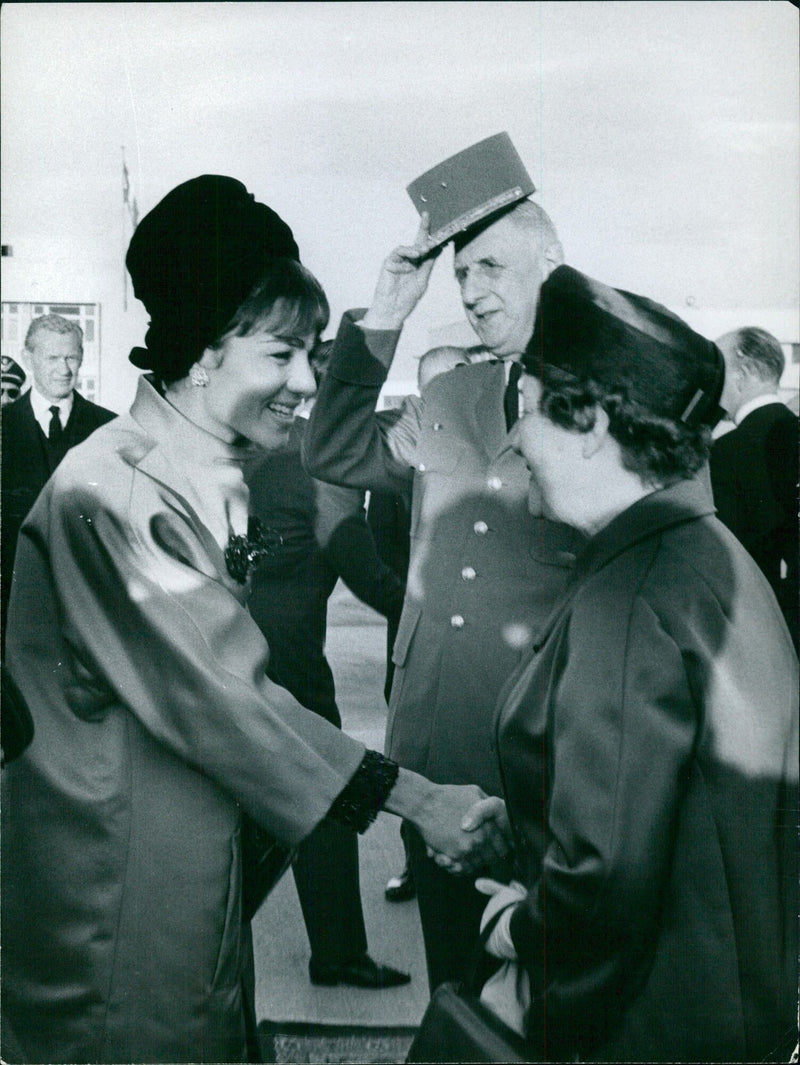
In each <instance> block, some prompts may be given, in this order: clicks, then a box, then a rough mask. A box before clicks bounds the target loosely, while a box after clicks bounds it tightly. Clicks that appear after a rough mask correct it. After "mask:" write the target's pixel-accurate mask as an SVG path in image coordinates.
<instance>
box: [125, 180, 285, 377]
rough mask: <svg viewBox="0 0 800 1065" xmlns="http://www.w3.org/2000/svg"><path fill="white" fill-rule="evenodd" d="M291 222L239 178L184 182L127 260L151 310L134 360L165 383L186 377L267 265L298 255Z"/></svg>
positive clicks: (156, 212)
mask: <svg viewBox="0 0 800 1065" xmlns="http://www.w3.org/2000/svg"><path fill="white" fill-rule="evenodd" d="M299 257H300V256H299V252H298V249H297V244H296V243H295V240H294V237H293V235H292V231H291V229H290V228H289V226H287V225H286V223H285V222H284V221H283V220H282V219H281V218H280V217H279V216H278V215H277V214H276V213H275V211H273V210H271V209H270V208H269V207H267V206H266V205H265V204H263V203H258V202H257V200H256V198H255V196H253V194H252V193H250V192H248V191H247V189H246V188H245V187H244V185H243V184H242V183H241V182H240V181H236V180H235V179H234V178H230V177H222V176H219V175H214V174H205V175H203V176H202V177H197V178H192V180H191V181H186V182H184V183H183V184H182V185H178V187H177V188H174V189H173V190H172V191H171V192H170V193H168V194H167V195H166V196H165V197H164V199H163V200H161V202H160V203H158V204H157V205H156V206H155V207H154V208H153V210H152V211H150V213H149V214H147V215H145V217H144V218H143V219H142V221H141V222H140V223H139V225H138V227H137V229H136V232H135V233H134V234H133V237H132V239H131V242H130V246H129V248H128V254H127V256H126V259H125V263H126V265H127V267H128V272H129V273H130V275H131V280H132V282H133V291H134V293H135V294H136V296H137V298H138V299H140V300H141V301H142V303H143V304H144V306H145V307H146V309H147V311H148V312H149V314H150V326H149V329H148V331H147V337H146V341H145V342H146V345H147V347H146V348H134V349H133V351H132V352H131V355H130V359H131V362H132V363H133V364H134V365H135V366H138V367H139V368H140V369H147V370H153V371H154V372H155V373H156V375H157V376H159V377H161V378H162V379H163V380H165V381H176V380H179V379H180V378H182V377H185V376H186V374H187V373H188V372H189V368H190V366H192V364H193V363H194V362H196V361H197V359H198V358H199V357H200V356H201V355H202V353H203V351H204V349H205V348H206V347H208V345H209V344H212V343H213V342H214V341H215V340H217V339H218V338H219V336H220V335H221V333H222V331H223V330H224V329H225V327H226V325H227V324H228V323H229V322H230V320H231V318H232V317H233V314H234V313H235V311H236V310H237V309H238V308H239V307H240V305H241V304H242V303H243V302H244V300H245V299H246V297H247V296H248V295H249V293H250V291H251V289H252V288H253V286H254V284H255V283H256V282H257V281H258V280H259V278H260V277H261V274H262V273H263V271H264V269H265V267H266V266H267V265H268V264H269V263H270V261H271V260H273V259H276V258H288V259H299Z"/></svg>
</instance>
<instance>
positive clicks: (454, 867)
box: [385, 769, 512, 874]
mask: <svg viewBox="0 0 800 1065" xmlns="http://www.w3.org/2000/svg"><path fill="white" fill-rule="evenodd" d="M385 809H386V810H388V811H389V812H390V813H395V814H398V815H399V816H400V817H405V818H406V819H407V820H409V821H411V823H412V824H413V825H415V826H416V828H417V829H418V830H419V833H420V835H421V836H422V838H423V839H424V840H425V843H426V844H427V847H428V853H429V854H430V855H431V856H432V857H433V859H434V861H435V862H436V863H437V865H440V866H441V867H442V868H443V869H447V870H448V871H449V872H451V873H460V874H466V873H472V872H475V871H476V870H478V869H480V868H481V867H482V866H485V865H488V864H490V863H492V862H495V861H497V859H498V858H503V857H505V855H506V854H508V852H509V850H510V849H511V845H512V839H511V828H510V826H509V823H508V815H507V813H506V805H505V803H504V802H503V800H502V799H498V798H497V797H496V796H489V795H486V793H485V792H483V791H482V790H481V789H480V788H479V787H477V786H476V785H475V784H433V783H431V781H429V780H426V779H425V777H422V776H420V775H419V774H418V773H413V772H411V770H408V769H401V770H400V774H399V776H398V778H397V783H396V784H395V786H394V787H393V788H392V790H391V792H390V793H389V796H388V798H387V800H386V804H385Z"/></svg>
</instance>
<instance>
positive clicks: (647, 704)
mask: <svg viewBox="0 0 800 1065" xmlns="http://www.w3.org/2000/svg"><path fill="white" fill-rule="evenodd" d="M722 381H723V366H722V360H721V357H720V353H719V352H718V351H717V349H716V348H715V346H714V345H713V344H711V343H710V342H708V341H706V340H705V339H704V338H702V337H700V336H698V335H697V334H696V333H693V332H692V330H691V329H689V327H688V326H687V325H686V324H685V323H683V322H682V321H681V320H680V319H678V318H676V317H675V316H674V315H672V314H670V313H669V312H668V311H667V310H666V309H665V308H663V307H661V306H659V305H657V304H654V303H652V302H651V301H649V300H646V299H643V298H641V297H639V296H635V295H632V294H630V293H625V292H619V291H616V290H614V289H610V288H608V287H607V286H605V285H601V284H599V283H597V282H594V281H592V280H590V279H588V278H586V277H584V276H583V275H581V274H579V273H578V272H577V271H575V270H572V269H570V268H569V267H561V268H559V269H558V270H556V271H555V272H554V273H553V274H552V276H551V277H550V278H549V279H548V281H547V282H546V283H545V285H544V286H543V288H542V292H541V301H540V306H539V310H538V317H537V322H536V327H535V330H534V334H533V338H532V341H531V343H530V345H529V347H528V350H527V354H526V356H525V359H524V376H523V397H524V407H525V414H524V416H523V417H522V418H521V420H520V422H519V423H518V425H517V426H516V427H515V430H514V433H513V437H512V442H513V446H514V447H515V448H516V449H518V450H519V452H521V454H522V455H524V457H525V459H526V460H527V463H528V466H529V468H530V470H531V484H532V496H533V497H534V498H535V499H536V500H537V501H541V505H542V506H543V508H544V511H545V513H547V514H548V515H549V516H550V517H552V518H554V519H555V520H557V521H563V522H567V523H569V524H570V525H572V526H574V527H576V528H578V529H580V530H581V531H582V532H584V533H585V534H586V536H587V537H588V541H587V545H586V547H585V549H584V550H583V552H582V553H581V554H580V555H579V557H578V560H577V564H576V567H575V571H574V574H573V577H572V580H571V583H570V585H569V587H568V590H567V594H566V596H565V598H564V600H563V601H562V603H561V605H560V606H559V607H558V608H557V609H556V611H555V612H554V614H553V615H552V617H551V618H550V620H549V622H548V623H547V624H546V625H545V627H544V628H543V630H542V631H541V632H540V633H539V635H538V637H537V640H536V644H535V646H534V647H533V649H532V650H531V652H530V654H529V655H528V657H527V659H526V660H525V661H524V662H522V664H521V665H520V667H519V669H518V670H517V672H516V673H515V675H514V676H513V678H512V679H511V680H510V682H509V684H508V686H507V688H506V691H505V696H504V697H503V698H501V703H500V707H499V711H498V718H497V721H496V730H497V747H498V752H499V758H500V761H501V765H502V775H503V780H504V784H505V795H506V802H507V804H508V808H509V815H510V817H511V821H512V826H513V829H514V835H515V842H516V851H517V858H518V862H519V873H518V875H519V882H518V883H516V884H514V885H511V886H501V885H499V884H497V883H494V882H491V881H488V882H487V881H478V884H479V887H481V888H482V889H483V890H484V891H485V892H486V893H488V894H491V895H493V897H492V899H491V901H490V903H489V906H488V907H487V913H486V915H485V922H486V921H487V920H488V918H489V917H490V916H492V915H494V914H496V913H497V912H498V911H503V913H502V917H501V918H500V923H499V924H498V926H497V927H496V928H495V930H494V932H493V933H492V937H491V939H490V941H489V949H490V951H491V952H492V953H494V954H495V955H496V956H498V957H500V958H502V959H504V960H508V961H514V960H516V962H517V963H518V969H517V971H516V972H515V973H514V972H513V968H512V967H507V968H506V969H505V970H504V971H503V973H502V977H498V978H496V979H495V980H493V981H492V982H491V983H490V985H489V986H488V987H487V989H486V991H485V997H486V1000H487V1001H488V1002H490V1003H493V1004H494V1005H495V1006H496V1007H497V1006H498V1005H499V1008H500V1010H501V1012H504V1013H505V1015H506V1017H507V1018H508V1019H512V1014H513V1013H514V1008H516V1012H517V1021H518V1024H519V1027H520V1028H521V1029H522V1030H524V1031H525V1032H526V1034H527V1036H528V1038H529V1040H530V1043H531V1054H532V1058H531V1060H556V1061H578V1060H581V1061H591V1060H598V1061H692V1062H693V1061H767V1060H778V1061H780V1060H784V1061H788V1060H789V1053H790V1051H791V1048H792V1047H793V1046H794V1044H795V1040H796V1038H797V1035H796V1022H797V1013H796V1008H797V860H796V859H797V835H796V832H797V757H798V734H797V721H798V718H797V713H798V709H797V706H798V704H797V698H798V678H797V659H796V657H795V653H794V648H793V646H792V641H791V639H790V637H789V633H788V631H787V629H786V626H785V623H784V621H783V618H782V616H781V613H780V610H779V608H778V604H777V602H776V601H775V598H774V596H773V594H772V591H771V589H770V587H769V585H768V584H767V582H766V581H765V580H764V578H763V576H762V574H761V573H760V571H759V569H758V567H757V566H756V565H755V563H754V562H753V560H752V559H751V558H750V557H749V555H747V553H746V552H745V551H744V549H743V548H742V547H741V545H740V544H739V543H738V541H736V540H735V539H734V538H733V537H732V536H731V534H730V533H729V532H728V530H727V529H726V528H725V527H724V526H723V525H722V524H721V523H720V522H719V521H718V520H717V519H716V518H715V517H714V505H713V502H712V499H711V496H710V492H709V491H708V488H707V479H706V478H705V477H704V476H703V474H702V471H701V467H702V466H703V464H704V462H705V461H706V459H707V455H708V447H709V437H710V431H709V427H710V426H711V425H713V424H714V422H715V420H716V419H717V417H718V413H719V412H718V411H717V406H716V405H717V402H718V400H719V396H720V391H721V387H722ZM699 471H700V472H701V475H700V476H696V475H697V474H698V472H699ZM509 975H512V976H514V977H516V979H517V983H516V988H517V995H516V996H514V995H512V996H511V998H514V1001H513V1002H509V1001H508V997H507V998H506V1000H505V1001H502V999H500V998H498V990H499V989H500V988H501V985H502V980H506V981H507V980H508V978H509ZM526 982H527V985H528V986H527V988H526V987H525V984H526ZM508 986H511V985H510V984H509V983H506V987H508ZM512 1007H513V1008H512ZM523 1007H526V1008H523Z"/></svg>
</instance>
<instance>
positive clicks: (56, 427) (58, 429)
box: [47, 405, 64, 448]
mask: <svg viewBox="0 0 800 1065" xmlns="http://www.w3.org/2000/svg"><path fill="white" fill-rule="evenodd" d="M47 439H48V440H49V441H50V446H51V447H54V448H57V447H60V446H61V442H62V440H63V439H64V426H63V425H62V424H61V411H60V410H59V408H58V407H57V406H55V405H53V406H52V407H50V428H49V430H48V432H47Z"/></svg>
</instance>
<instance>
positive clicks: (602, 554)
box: [534, 470, 715, 651]
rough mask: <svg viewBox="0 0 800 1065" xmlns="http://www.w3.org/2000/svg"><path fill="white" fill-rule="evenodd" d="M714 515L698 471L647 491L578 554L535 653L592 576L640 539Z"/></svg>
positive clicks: (703, 476) (704, 476)
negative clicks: (673, 482) (565, 587)
mask: <svg viewBox="0 0 800 1065" xmlns="http://www.w3.org/2000/svg"><path fill="white" fill-rule="evenodd" d="M714 512H715V508H714V501H713V499H712V496H711V489H710V486H709V483H708V477H707V474H704V472H703V471H702V470H701V471H700V472H699V473H697V474H696V475H695V476H694V477H693V478H692V479H691V480H689V481H678V482H677V483H676V484H673V485H670V486H669V487H667V488H659V489H657V490H656V491H655V492H650V493H649V494H648V495H646V496H644V497H643V498H642V499H639V500H637V502H636V503H634V504H633V506H630V507H628V508H627V510H624V511H623V512H622V513H621V514H618V515H617V516H616V518H614V520H613V521H611V522H609V524H608V525H606V527H605V528H604V529H601V530H600V532H599V533H597V535H596V536H593V537H592V539H591V540H589V541H588V542H587V544H586V546H585V547H584V549H583V550H582V551H581V552H580V553H579V554H578V556H577V558H576V560H575V567H574V569H573V571H572V574H571V576H570V580H569V584H568V585H567V590H566V592H565V594H564V598H563V599H561V601H560V602H559V603H558V605H557V606H556V608H555V609H554V610H553V612H552V613H551V615H550V617H549V618H548V620H547V621H546V622H545V624H544V626H543V627H542V629H541V630H540V631H539V634H538V635H537V638H536V642H535V644H534V649H535V650H537V651H538V650H539V648H540V647H541V646H542V645H543V644H544V642H545V640H546V639H547V637H548V636H549V635H550V633H551V632H552V631H553V629H554V628H555V626H556V624H557V622H558V620H559V618H561V617H562V615H563V614H564V613H565V611H566V610H567V609H568V608H569V604H570V602H571V601H572V598H573V596H574V595H575V593H576V592H577V590H578V588H580V586H581V585H582V584H583V583H584V582H585V581H586V580H587V579H588V578H589V577H590V576H591V575H592V574H593V573H597V571H598V570H600V569H602V568H603V567H604V566H607V565H608V563H609V562H611V561H612V559H614V558H616V557H617V556H618V555H620V554H622V553H623V552H624V551H627V550H628V549H629V548H631V547H633V546H634V545H635V544H637V543H639V542H641V541H642V540H646V539H648V538H649V537H651V536H654V535H656V534H658V533H661V532H663V530H664V529H669V528H673V527H675V526H677V525H685V524H686V523H687V522H690V521H696V520H697V519H698V518H703V517H708V516H710V515H713V514H714Z"/></svg>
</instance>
